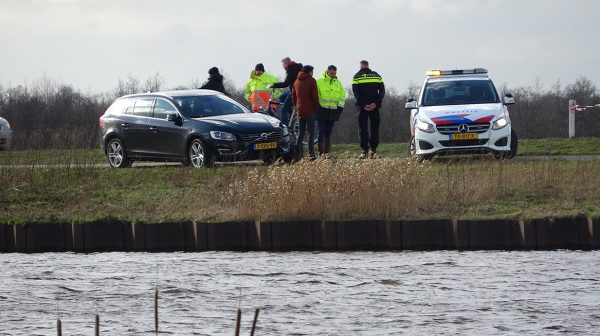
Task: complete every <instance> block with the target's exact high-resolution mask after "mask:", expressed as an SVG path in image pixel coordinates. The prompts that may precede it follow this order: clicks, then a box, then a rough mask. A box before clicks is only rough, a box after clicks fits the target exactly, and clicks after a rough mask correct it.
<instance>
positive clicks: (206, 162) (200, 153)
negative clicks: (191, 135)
mask: <svg viewBox="0 0 600 336" xmlns="http://www.w3.org/2000/svg"><path fill="white" fill-rule="evenodd" d="M188 162H189V164H190V165H191V166H192V167H194V168H210V167H212V166H213V164H214V155H213V154H212V153H211V152H210V150H209V149H208V148H207V147H206V146H205V145H204V144H203V143H202V141H200V139H194V140H192V142H191V143H190V147H189V150H188Z"/></svg>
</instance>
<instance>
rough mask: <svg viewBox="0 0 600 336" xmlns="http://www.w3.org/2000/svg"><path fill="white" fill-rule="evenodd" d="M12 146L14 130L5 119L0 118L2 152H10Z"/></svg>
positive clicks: (0, 146)
mask: <svg viewBox="0 0 600 336" xmlns="http://www.w3.org/2000/svg"><path fill="white" fill-rule="evenodd" d="M11 145H12V130H11V129H10V124H9V123H8V121H7V120H6V119H4V118H0V150H9V149H10V147H11Z"/></svg>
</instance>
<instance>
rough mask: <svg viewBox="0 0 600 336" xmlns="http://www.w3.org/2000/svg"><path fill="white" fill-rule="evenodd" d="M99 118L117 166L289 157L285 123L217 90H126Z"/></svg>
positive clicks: (206, 164)
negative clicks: (134, 91)
mask: <svg viewBox="0 0 600 336" xmlns="http://www.w3.org/2000/svg"><path fill="white" fill-rule="evenodd" d="M99 124H100V130H101V132H102V140H101V148H102V150H103V151H104V154H105V155H106V156H107V158H108V163H109V164H110V166H111V167H114V168H122V167H129V166H130V165H131V163H132V162H133V161H138V160H140V161H179V162H181V163H183V164H185V165H191V166H193V167H210V166H212V165H213V163H214V162H215V161H226V162H231V161H247V160H263V161H265V162H267V163H270V162H272V161H273V160H275V159H277V158H278V157H283V158H284V159H286V160H287V159H289V152H290V151H289V149H290V144H289V133H288V129H287V127H286V126H285V125H283V124H282V123H281V122H280V121H279V120H278V119H276V118H272V117H269V116H267V115H264V114H260V113H253V112H251V111H249V110H248V109H246V108H245V107H244V106H243V105H241V104H239V103H237V102H236V101H235V100H233V99H231V98H229V97H227V96H226V95H223V94H221V93H219V92H216V91H212V90H189V91H171V92H153V93H143V94H134V95H128V96H124V97H121V98H118V99H117V100H116V101H115V102H114V103H113V104H112V105H111V106H110V107H109V108H108V110H107V111H106V112H105V113H104V115H103V116H102V117H100V120H99Z"/></svg>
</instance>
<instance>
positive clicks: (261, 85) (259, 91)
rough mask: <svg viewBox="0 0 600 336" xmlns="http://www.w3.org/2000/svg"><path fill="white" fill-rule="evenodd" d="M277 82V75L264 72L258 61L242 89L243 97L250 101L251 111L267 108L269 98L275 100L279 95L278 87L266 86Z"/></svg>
mask: <svg viewBox="0 0 600 336" xmlns="http://www.w3.org/2000/svg"><path fill="white" fill-rule="evenodd" d="M277 82H279V79H277V77H275V76H272V75H270V74H268V73H266V72H265V67H264V65H263V64H262V63H258V64H257V65H256V67H254V70H253V71H252V73H251V74H250V80H249V81H248V84H246V88H245V89H244V98H246V100H247V101H249V102H250V104H251V105H252V110H253V111H259V110H267V109H268V108H269V100H276V99H278V98H279V96H280V95H281V92H280V91H279V90H278V89H270V88H268V87H267V86H268V85H271V84H273V83H277Z"/></svg>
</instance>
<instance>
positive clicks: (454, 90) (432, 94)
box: [421, 80, 500, 106]
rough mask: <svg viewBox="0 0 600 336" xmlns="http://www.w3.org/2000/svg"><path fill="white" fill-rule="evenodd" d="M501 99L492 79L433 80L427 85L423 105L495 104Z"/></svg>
mask: <svg viewBox="0 0 600 336" xmlns="http://www.w3.org/2000/svg"><path fill="white" fill-rule="evenodd" d="M499 102H500V99H499V98H498V94H497V93H496V89H495V88H494V84H493V83H492V81H490V80H451V81H432V82H428V83H427V85H426V86H425V92H424V94H423V104H421V105H423V106H440V105H465V104H493V103H499Z"/></svg>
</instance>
